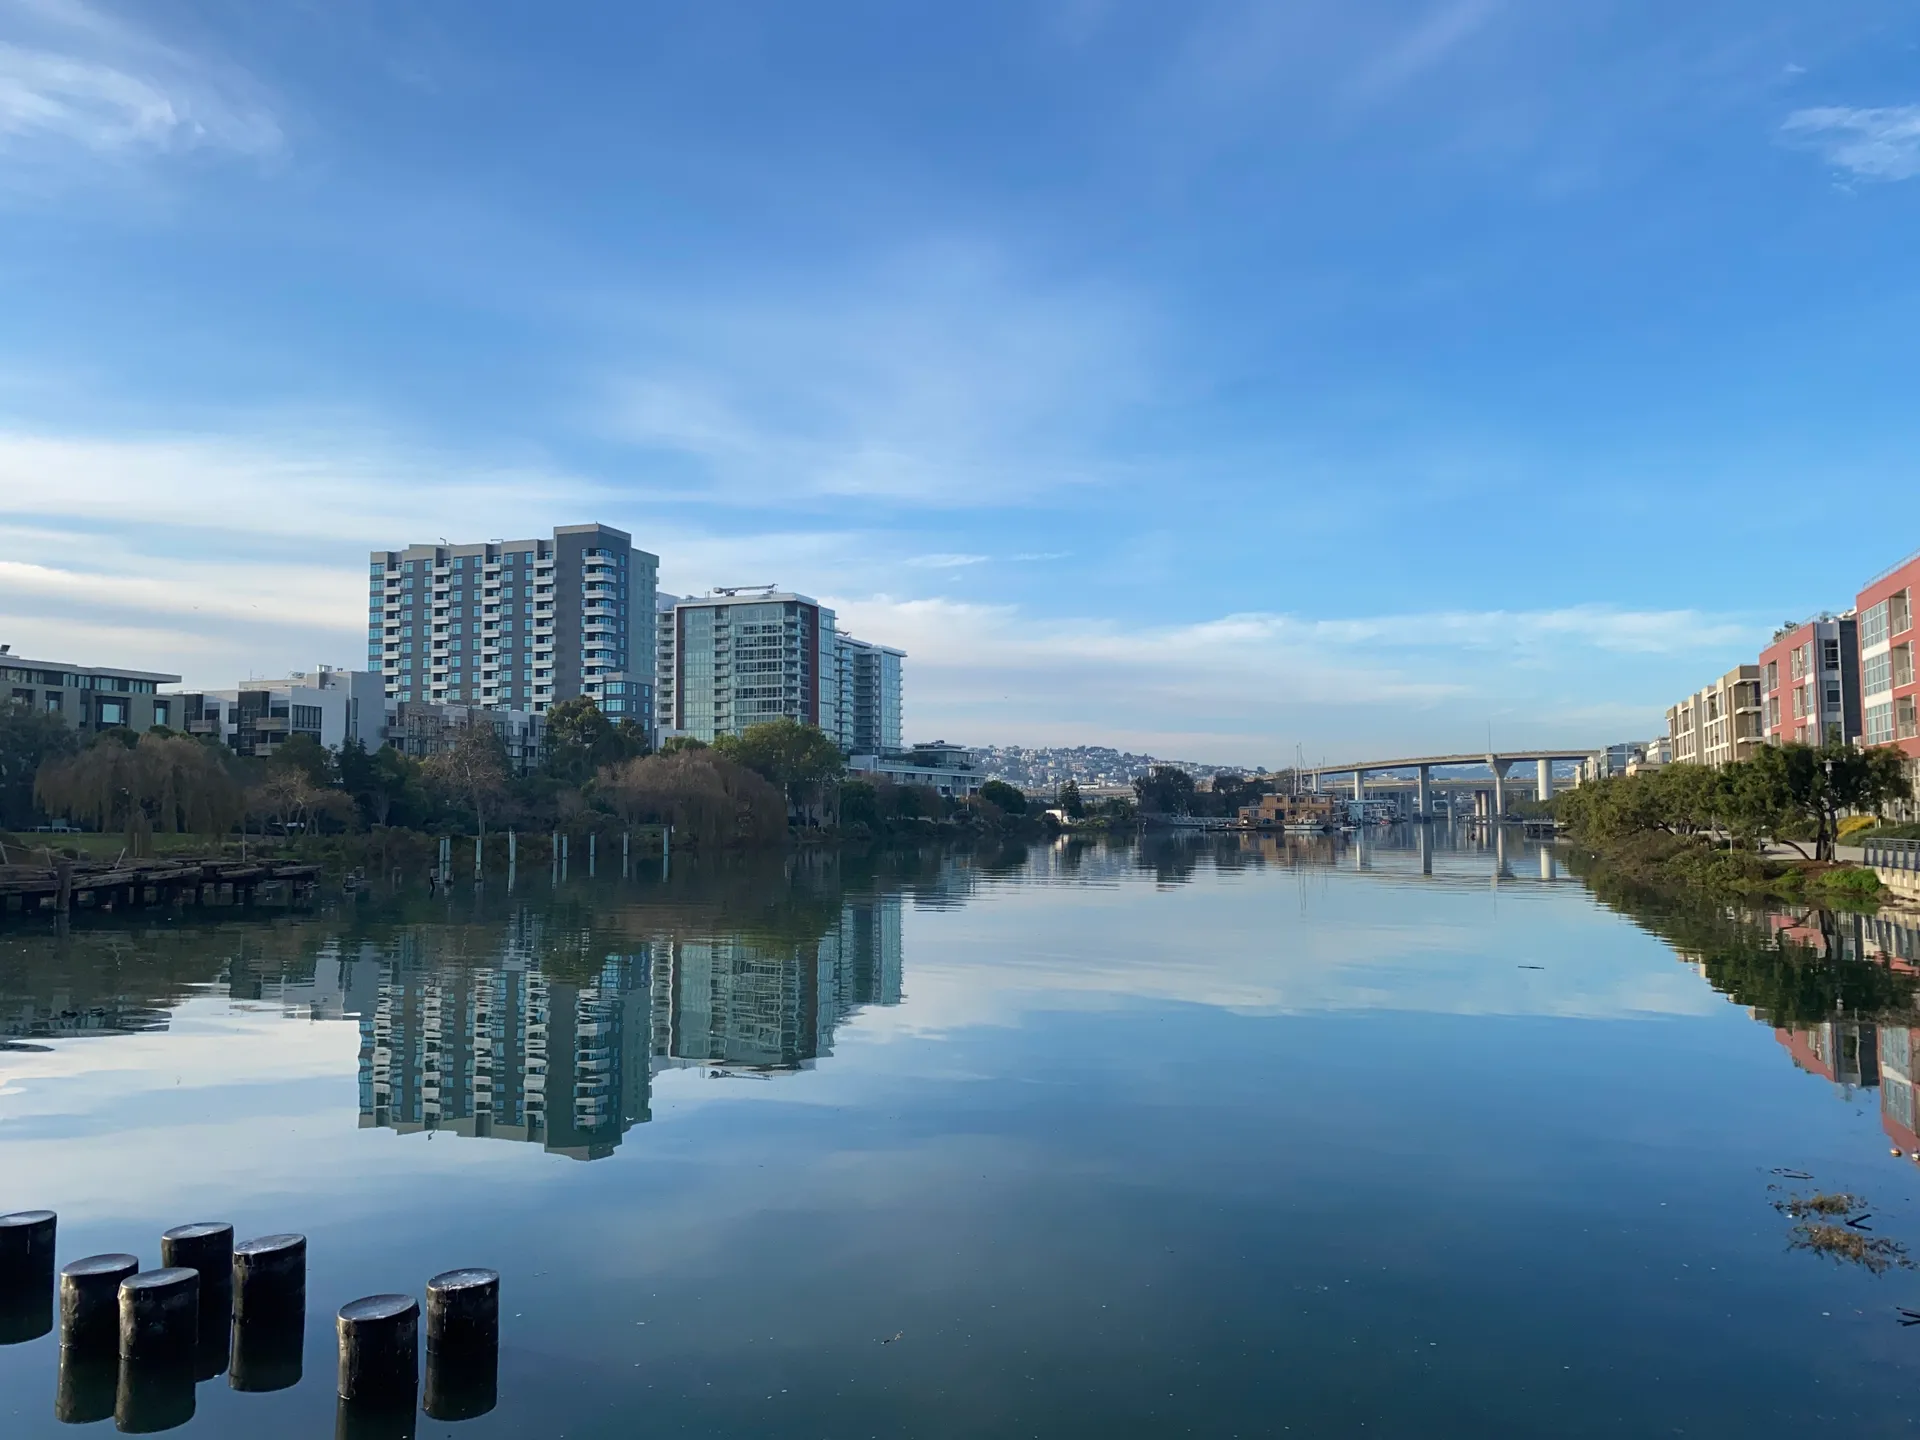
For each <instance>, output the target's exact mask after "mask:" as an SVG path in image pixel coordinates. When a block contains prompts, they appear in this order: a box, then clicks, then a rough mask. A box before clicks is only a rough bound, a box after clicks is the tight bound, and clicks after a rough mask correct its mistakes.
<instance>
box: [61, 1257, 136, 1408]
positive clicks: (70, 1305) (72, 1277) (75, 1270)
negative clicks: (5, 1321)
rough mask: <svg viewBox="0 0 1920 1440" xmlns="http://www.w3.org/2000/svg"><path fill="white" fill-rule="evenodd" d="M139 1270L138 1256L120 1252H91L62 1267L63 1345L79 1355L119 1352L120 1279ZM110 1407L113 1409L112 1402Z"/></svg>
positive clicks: (62, 1346)
mask: <svg viewBox="0 0 1920 1440" xmlns="http://www.w3.org/2000/svg"><path fill="white" fill-rule="evenodd" d="M139 1270H140V1261H139V1260H138V1259H137V1258H135V1257H134V1256H132V1255H120V1254H112V1255H89V1256H87V1257H86V1258H85V1259H84V1260H75V1261H73V1262H72V1263H71V1264H68V1265H63V1266H61V1267H60V1345H61V1348H62V1349H65V1350H71V1351H73V1352H75V1353H76V1354H79V1355H114V1354H117V1353H118V1345H119V1336H120V1282H121V1281H122V1280H125V1279H127V1278H128V1277H130V1276H132V1275H135V1274H138V1273H139ZM62 1363H63V1364H64V1363H65V1361H64V1357H63V1360H62ZM107 1409H108V1411H109V1412H111V1411H112V1409H113V1406H112V1404H111V1403H109V1404H108V1406H107Z"/></svg>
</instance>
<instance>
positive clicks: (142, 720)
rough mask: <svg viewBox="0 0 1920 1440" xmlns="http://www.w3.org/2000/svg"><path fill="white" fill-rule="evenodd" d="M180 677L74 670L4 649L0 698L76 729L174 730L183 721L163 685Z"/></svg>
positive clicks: (83, 667)
mask: <svg viewBox="0 0 1920 1440" xmlns="http://www.w3.org/2000/svg"><path fill="white" fill-rule="evenodd" d="M179 683H180V677H179V676H178V675H163V674H161V673H160V672H159V671H157V670H113V669H100V668H97V667H94V666H90V665H73V664H69V663H67V662H66V661H64V660H29V659H27V658H26V657H25V656H21V655H15V654H14V653H13V647H12V646H10V645H0V699H6V700H12V701H16V702H18V703H19V704H22V705H29V706H32V707H33V708H34V709H35V710H44V711H47V712H48V713H50V714H54V715H58V716H59V717H60V718H61V719H63V720H65V721H66V722H67V723H68V724H69V725H71V726H73V727H74V729H76V730H107V729H111V728H112V727H114V726H116V725H125V726H127V727H128V728H129V729H132V730H147V729H150V728H151V727H153V726H155V725H167V726H173V725H176V724H178V722H179V716H178V714H177V713H176V705H175V702H174V700H173V699H172V697H170V696H162V695H160V694H158V693H157V692H158V689H159V687H160V686H162V685H178V684H179Z"/></svg>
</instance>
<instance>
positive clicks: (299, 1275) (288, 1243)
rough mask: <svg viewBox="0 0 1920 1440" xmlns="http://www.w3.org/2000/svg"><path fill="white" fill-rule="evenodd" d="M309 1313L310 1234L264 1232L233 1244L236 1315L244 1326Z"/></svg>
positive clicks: (287, 1318) (288, 1318)
mask: <svg viewBox="0 0 1920 1440" xmlns="http://www.w3.org/2000/svg"><path fill="white" fill-rule="evenodd" d="M306 1313H307V1237H306V1236H304V1235H262V1236H259V1237H258V1238H257V1239H253V1240H242V1241H241V1242H240V1243H239V1244H238V1245H236V1246H234V1247H233V1318H234V1319H235V1320H236V1321H237V1322H238V1323H239V1324H240V1325H241V1326H242V1328H245V1327H246V1326H249V1325H252V1324H254V1323H256V1322H260V1323H267V1324H271V1323H275V1322H280V1323H284V1322H285V1321H287V1320H290V1319H292V1318H294V1317H296V1316H301V1317H304V1316H305V1315H306Z"/></svg>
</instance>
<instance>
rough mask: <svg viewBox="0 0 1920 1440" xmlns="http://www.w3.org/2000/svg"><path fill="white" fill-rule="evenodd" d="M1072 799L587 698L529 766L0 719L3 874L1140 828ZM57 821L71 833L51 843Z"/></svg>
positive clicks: (784, 726)
mask: <svg viewBox="0 0 1920 1440" xmlns="http://www.w3.org/2000/svg"><path fill="white" fill-rule="evenodd" d="M1060 802H1061V811H1062V815H1063V816H1064V823H1063V819H1062V818H1061V817H1060V816H1056V815H1054V814H1051V813H1049V812H1048V811H1047V810H1045V809H1044V808H1042V807H1041V806H1039V805H1037V804H1035V803H1034V802H1033V801H1031V800H1029V798H1028V797H1027V796H1026V795H1025V794H1024V793H1022V792H1021V791H1020V790H1018V789H1016V788H1015V787H1013V786H1011V785H1008V784H1005V783H1003V782H1001V781H997V780H989V781H988V782H986V784H984V785H983V786H981V787H980V790H979V792H978V793H977V794H975V795H972V796H968V797H964V798H960V797H954V796H948V795H942V794H940V793H939V792H937V791H935V790H933V789H931V788H928V787H924V786H915V785H897V784H894V783H892V782H891V781H888V780H886V779H884V778H878V777H869V776H863V775H855V774H850V773H849V772H848V771H847V769H846V761H845V758H844V757H843V756H842V755H841V753H840V751H839V749H838V747H837V746H836V745H835V744H834V743H833V741H832V740H831V739H829V738H828V737H827V736H826V735H825V734H824V733H823V732H821V731H820V730H818V729H817V728H815V727H812V726H808V725H802V724H799V723H797V722H795V721H792V720H778V721H774V722H771V723H768V724H764V725H756V726H751V727H749V728H748V729H747V730H746V731H744V732H743V733H742V734H740V735H737V736H722V737H720V738H719V739H718V740H716V741H715V742H714V743H713V744H712V745H706V744H702V743H701V742H700V741H697V740H688V739H684V738H673V739H669V740H668V741H667V742H666V743H665V744H663V745H662V746H661V747H660V749H659V750H657V751H655V750H651V749H650V748H649V747H648V745H647V741H646V736H645V732H644V731H642V730H640V729H639V728H638V727H637V726H634V725H633V724H632V723H631V722H630V721H622V722H619V723H616V722H614V721H612V720H610V719H609V718H608V717H607V716H606V715H605V714H603V713H602V712H601V711H600V710H599V708H598V707H597V706H595V705H594V703H593V702H592V701H591V700H588V699H584V698H582V699H575V700H568V701H565V702H562V703H561V704H559V705H556V706H555V707H554V708H553V710H552V711H551V712H550V713H549V715H548V726H547V746H546V752H545V754H544V755H543V756H542V757H541V758H540V760H539V762H538V763H537V764H535V765H533V766H532V767H530V768H529V769H527V770H526V771H525V772H524V773H515V772H514V769H513V767H512V766H511V765H510V764H509V762H508V758H507V754H506V750H505V747H504V745H503V743H502V741H501V737H500V736H499V734H498V733H497V732H496V731H495V730H494V729H493V728H492V727H491V726H490V725H487V724H484V723H480V724H471V725H467V726H464V727H462V728H460V729H458V730H456V731H454V732H452V733H451V734H450V735H449V736H448V737H446V741H445V743H444V744H443V745H441V746H440V748H439V749H438V751H437V753H435V754H432V755H430V756H427V757H425V758H419V759H416V758H414V757H411V756H408V755H406V754H404V753H402V752H401V751H400V750H398V749H396V748H395V747H393V746H391V745H383V746H381V747H380V748H378V749H373V750H370V749H368V748H367V747H366V746H365V745H364V744H362V743H361V742H359V741H357V740H353V741H349V742H348V743H347V744H346V745H345V746H343V747H342V748H341V749H339V750H338V751H334V750H329V749H327V748H325V747H323V746H322V745H320V744H319V742H318V741H316V740H314V739H313V738H312V737H310V736H305V735H295V736H293V737H292V738H290V739H288V740H286V741H284V742H282V743H281V744H280V745H278V746H277V747H276V748H275V750H274V752H273V754H272V755H271V756H269V757H265V758H254V757H249V756H242V755H239V754H237V753H236V752H234V751H233V750H232V749H231V748H229V747H228V746H226V745H223V744H221V743H220V742H218V741H217V740H213V739H208V738H203V737H197V736H191V735H185V734H181V733H178V732H175V731H171V730H167V729H165V728H163V727H155V728H154V729H152V730H149V731H147V732H146V733H144V734H135V733H133V732H131V731H127V730H121V729H112V730H105V731H101V732H99V733H97V734H95V735H91V736H83V735H81V734H78V733H77V732H75V731H73V730H72V729H70V728H69V727H67V725H66V724H65V723H64V722H63V721H62V720H61V719H60V718H59V717H57V716H51V715H45V714H41V713H39V712H36V711H33V710H32V709H30V708H29V707H26V706H24V705H20V704H18V703H14V702H9V703H8V704H7V705H6V706H5V707H0V845H4V846H5V847H6V851H7V855H6V856H0V863H5V862H6V859H7V858H14V859H25V858H26V856H27V855H33V856H41V855H47V854H52V855H66V856H69V857H70V858H88V859H103V860H112V859H114V858H116V857H117V856H121V855H124V856H126V857H129V858H136V859H139V858H147V857H150V856H154V855H178V856H185V855H241V854H255V855H262V856H264V855H269V854H272V855H281V856H292V857H298V858H302V859H316V860H320V861H322V862H323V863H325V864H327V865H328V867H329V868H361V869H366V870H369V871H377V873H387V872H389V871H391V869H392V868H393V867H394V866H395V865H400V866H405V867H408V868H415V867H418V866H421V865H424V864H427V863H430V862H429V860H428V857H429V856H431V855H433V854H436V853H437V850H438V846H439V842H440V840H441V839H442V838H443V837H453V838H454V840H455V843H456V851H465V853H466V857H467V863H469V864H470V863H471V857H472V851H471V849H469V848H468V847H469V846H471V845H472V844H474V843H478V844H480V846H481V847H482V855H483V860H484V864H485V868H487V869H488V870H493V869H503V868H504V867H505V864H506V844H505V841H504V838H503V837H502V832H504V831H508V830H511V831H514V832H515V835H516V849H517V850H518V852H519V854H520V858H521V861H522V863H526V864H544V863H548V862H549V861H550V860H551V859H552V856H551V854H550V853H549V852H550V849H551V837H552V836H554V835H556V834H558V835H564V836H566V837H568V838H569V839H570V840H571V841H572V842H573V843H574V845H575V846H580V844H581V842H583V841H585V840H586V838H587V837H588V836H598V837H599V844H600V846H601V847H602V848H603V850H605V847H608V846H610V845H614V844H617V843H618V837H620V836H621V835H622V834H626V833H631V832H632V831H633V830H634V829H636V828H642V827H663V826H664V827H670V829H671V834H672V846H673V848H674V850H675V851H680V850H683V849H685V850H693V851H708V852H725V851H748V850H764V849H769V848H775V847H786V846H790V845H808V844H819V843H855V844H860V843H869V842H879V841H886V842H891V841H895V840H907V841H920V840H929V839H962V838H1004V839H1020V838H1039V837H1044V836H1051V835H1054V834H1058V833H1060V832H1061V831H1062V830H1063V829H1073V830H1083V829H1084V830H1099V829H1104V828H1109V827H1112V826H1115V825H1119V824H1123V823H1124V824H1128V825H1130V824H1131V823H1132V821H1133V819H1134V815H1135V811H1134V808H1133V806H1132V805H1130V804H1126V803H1125V802H1114V801H1105V802H1098V803H1094V804H1086V803H1082V802H1081V800H1080V797H1079V793H1078V791H1077V789H1075V788H1074V787H1072V786H1071V785H1069V786H1066V787H1063V790H1062V794H1061V796H1060ZM49 821H54V822H62V823H65V824H68V825H72V826H75V827H77V829H75V830H66V831H49V830H47V829H46V828H45V826H46V825H47V823H48V822H49ZM22 852H25V853H22ZM571 853H572V855H573V856H575V857H578V856H580V855H582V854H583V853H584V851H583V849H575V850H573V851H572V852H571Z"/></svg>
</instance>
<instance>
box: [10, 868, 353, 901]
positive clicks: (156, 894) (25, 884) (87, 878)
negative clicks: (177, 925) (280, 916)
mask: <svg viewBox="0 0 1920 1440" xmlns="http://www.w3.org/2000/svg"><path fill="white" fill-rule="evenodd" d="M319 883H320V867H319V866H318V865H294V864H287V863H283V862H278V861H244V860H119V861H111V862H106V861H98V860H61V861H57V862H56V863H54V864H53V865H0V914H27V915H37V914H39V913H41V912H43V911H51V912H52V913H54V914H59V913H61V912H66V913H72V912H74V911H77V910H80V909H83V908H85V909H90V910H123V909H139V908H141V907H143V906H150V905H241V906H245V905H252V904H254V903H255V901H256V900H262V899H267V898H273V899H283V900H284V902H285V903H286V904H288V905H296V904H300V903H302V902H304V901H307V900H311V899H312V898H313V892H314V890H315V888H316V887H317V886H318V885H319Z"/></svg>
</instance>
